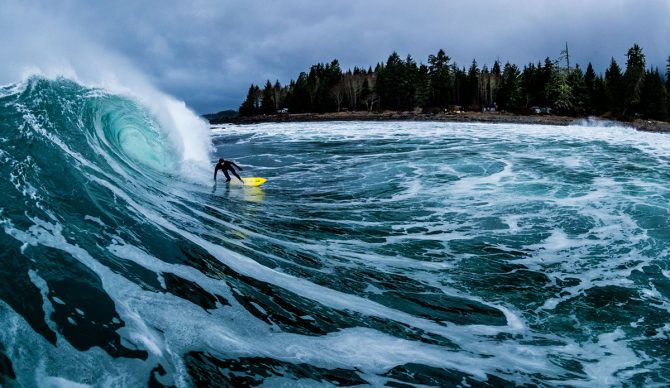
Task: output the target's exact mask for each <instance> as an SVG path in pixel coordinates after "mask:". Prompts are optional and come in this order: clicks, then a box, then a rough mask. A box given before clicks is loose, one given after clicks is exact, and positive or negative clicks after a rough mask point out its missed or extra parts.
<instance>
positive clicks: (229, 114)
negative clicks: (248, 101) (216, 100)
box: [202, 109, 240, 124]
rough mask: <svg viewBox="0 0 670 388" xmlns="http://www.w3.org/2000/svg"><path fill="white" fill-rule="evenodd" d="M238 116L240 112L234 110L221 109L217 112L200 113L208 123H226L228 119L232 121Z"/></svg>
mask: <svg viewBox="0 0 670 388" xmlns="http://www.w3.org/2000/svg"><path fill="white" fill-rule="evenodd" d="M239 116H240V113H239V112H238V111H236V110H232V109H230V110H222V111H221V112H218V113H207V114H204V115H202V117H204V118H205V119H207V120H208V121H209V122H210V124H218V123H226V122H230V121H234V120H235V119H236V118H238V117H239Z"/></svg>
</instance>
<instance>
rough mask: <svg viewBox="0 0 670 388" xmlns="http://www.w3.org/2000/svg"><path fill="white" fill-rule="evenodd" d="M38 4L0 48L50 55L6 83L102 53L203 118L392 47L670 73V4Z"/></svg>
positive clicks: (11, 21)
mask: <svg viewBox="0 0 670 388" xmlns="http://www.w3.org/2000/svg"><path fill="white" fill-rule="evenodd" d="M29 3H30V4H29V5H25V4H26V3H25V2H18V1H17V2H14V1H12V0H6V1H3V2H2V5H0V23H2V25H0V33H2V35H3V38H2V40H0V45H4V46H5V47H4V48H3V47H1V46H0V48H3V53H4V55H5V56H7V53H8V52H9V53H10V54H11V53H12V48H14V49H16V47H26V46H27V45H31V46H30V47H43V49H39V50H35V51H33V52H26V50H23V52H22V55H21V59H20V60H17V61H16V62H13V63H11V64H9V65H8V64H6V63H5V65H4V68H3V67H0V80H2V81H3V82H11V80H9V81H8V80H7V79H6V78H7V77H8V75H7V74H10V73H11V74H14V73H16V72H18V70H16V69H14V68H11V69H10V68H9V67H8V66H14V67H16V68H18V67H21V66H23V67H25V66H30V65H31V63H30V62H31V60H32V58H38V57H40V56H43V55H44V53H43V52H42V51H52V52H51V53H49V58H50V59H49V60H53V58H55V57H57V56H58V55H59V54H60V53H65V52H67V54H63V55H70V56H72V55H73V54H72V53H73V52H76V50H75V48H74V47H72V46H76V47H80V48H81V49H82V50H83V49H86V50H89V51H90V50H91V49H88V48H90V47H96V50H98V49H100V50H102V51H104V52H111V53H114V55H115V56H118V57H121V58H123V60H124V61H127V62H128V63H129V65H130V66H133V67H135V68H137V69H139V71H140V72H141V73H143V74H144V75H145V76H146V77H148V79H149V80H150V81H151V82H152V83H153V84H154V85H155V86H156V87H158V88H159V89H161V90H163V91H165V92H167V93H169V94H171V95H174V96H175V97H177V98H179V99H181V100H183V101H185V102H186V104H187V105H188V106H190V107H191V108H192V109H194V110H195V111H196V112H198V113H208V112H216V111H219V110H223V109H231V108H232V109H237V108H238V107H239V105H240V103H241V102H242V100H243V99H244V97H245V95H246V92H247V89H248V87H249V85H250V84H251V83H255V84H261V86H262V84H264V83H265V80H267V79H270V80H271V81H272V82H274V81H275V80H279V81H280V82H281V83H282V84H284V83H287V82H289V81H290V80H291V79H294V78H295V77H296V76H297V75H298V74H299V72H300V71H306V70H308V68H309V66H310V65H312V64H314V63H317V62H329V61H330V60H332V59H333V58H337V59H339V61H340V64H341V66H342V68H344V69H346V68H350V67H353V66H362V67H367V66H370V65H372V66H374V65H375V64H376V63H377V62H380V61H385V60H386V58H387V57H388V55H389V54H390V53H391V52H392V51H394V50H395V51H397V52H398V53H399V54H400V55H401V56H402V57H405V56H406V55H407V54H412V56H413V57H414V59H415V60H416V61H417V62H423V63H425V62H426V61H427V57H428V55H430V54H434V53H435V52H437V50H438V49H440V48H443V49H444V50H445V51H446V52H447V54H448V55H449V56H450V57H451V58H452V59H454V60H455V61H456V62H457V63H458V64H459V65H461V66H469V64H470V62H471V61H472V60H473V59H476V60H477V62H478V63H479V64H480V65H483V64H487V65H489V66H490V65H491V64H492V63H493V61H494V60H496V59H500V60H501V61H503V62H505V61H510V62H512V63H516V64H518V65H523V64H526V63H528V62H535V63H536V62H538V61H540V60H543V59H544V58H545V57H547V56H549V57H553V58H555V57H557V56H558V55H559V54H560V52H561V50H562V49H563V48H564V46H565V42H566V41H567V42H568V45H569V48H570V53H571V62H573V63H579V64H581V65H582V66H583V67H586V64H587V63H588V62H589V61H591V62H592V63H593V64H594V66H595V68H596V71H597V72H603V71H604V69H605V67H606V66H607V64H608V63H609V61H610V58H611V57H612V56H614V58H615V59H616V60H617V61H618V62H619V64H620V65H621V66H622V67H623V66H625V53H626V51H627V49H628V48H629V47H630V46H632V44H633V43H638V44H639V45H640V46H642V48H643V50H644V53H645V54H646V57H647V64H648V65H653V66H658V67H661V68H662V69H663V70H664V68H665V65H666V59H667V58H668V56H670V0H602V1H596V0H580V1H577V0H575V1H567V0H566V1H560V0H529V1H514V2H513V1H503V0H479V1H476V2H466V1H447V0H442V1H437V0H414V1H407V0H404V1H395V0H367V1H366V0H340V1H338V0H330V1H320V0H312V1H309V0H284V1H270V0H268V1H255V0H246V1H231V0H219V1H214V0H196V1H193V0H191V1H181V0H167V1H121V0H119V1H106V2H97V1H67V0H66V1H36V2H35V1H34V2H29ZM63 30H67V31H68V32H67V34H64V33H63V32H62V31H63ZM54 37H60V39H62V40H63V41H64V42H66V43H63V42H61V43H60V44H58V43H55V42H52V41H51V40H54V39H56V38H54ZM35 41H38V42H37V43H35ZM39 41H41V42H39ZM83 42H86V43H85V44H84V43H83ZM66 46H67V47H66ZM38 51H39V52H38ZM98 58H99V60H100V61H103V60H104V56H98ZM36 60H37V59H36ZM70 60H72V61H76V59H70ZM3 61H5V62H7V59H6V57H5V58H3ZM9 70H16V71H9ZM3 71H4V73H5V74H4V78H3V74H2V72H3ZM21 71H24V70H23V69H22V70H21ZM131 86H132V85H131Z"/></svg>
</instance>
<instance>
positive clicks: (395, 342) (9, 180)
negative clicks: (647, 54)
mask: <svg viewBox="0 0 670 388" xmlns="http://www.w3.org/2000/svg"><path fill="white" fill-rule="evenodd" d="M157 122H159V121H157V120H155V119H154V118H152V115H151V114H150V113H148V111H146V110H145V109H143V108H142V107H141V106H140V105H138V104H136V103H134V102H132V101H131V100H128V99H126V98H123V97H119V96H115V95H112V94H109V93H105V92H104V91H101V90H96V89H88V88H83V87H81V86H80V85H77V84H74V83H72V82H69V81H64V80H57V81H47V80H41V79H33V80H31V81H29V82H28V83H27V84H25V85H14V86H8V87H5V88H3V89H1V90H0V176H2V179H0V194H1V195H2V198H3V200H2V202H1V205H0V227H1V229H0V230H2V233H0V248H1V250H0V252H2V256H0V262H1V263H2V270H0V277H1V279H0V299H1V301H0V324H2V327H3V330H2V331H0V382H2V383H3V384H5V385H8V386H12V385H16V386H44V385H56V386H58V385H67V384H72V383H79V384H91V385H109V386H138V385H139V386H141V385H147V384H149V385H152V386H161V385H164V386H170V385H176V386H201V385H210V386H225V385H236V386H237V385H247V386H248V385H260V384H266V385H281V386H291V385H295V384H302V385H308V386H311V385H358V384H371V385H395V386H399V384H403V383H405V384H423V385H429V386H445V385H458V384H463V385H468V384H469V385H474V386H481V385H509V384H540V385H546V384H559V385H577V386H579V385H583V386H594V385H595V386H597V385H617V384H620V383H623V384H631V385H649V384H651V385H654V384H656V385H664V384H667V383H668V381H669V380H670V374H669V373H668V371H669V370H670V368H669V367H670V365H668V360H669V359H670V358H669V357H668V353H667V349H666V348H667V342H668V339H669V338H668V333H669V332H670V326H668V322H670V299H669V298H670V268H669V267H670V264H669V262H668V252H670V249H669V248H670V224H669V223H670V221H669V220H670V217H669V215H670V205H668V203H669V202H668V197H670V190H668V189H667V185H666V182H668V181H669V180H670V172H668V169H667V167H668V163H669V161H670V141H669V140H667V138H666V137H663V136H661V135H658V134H643V133H636V132H634V131H631V130H628V129H624V128H616V127H609V128H594V127H583V126H574V127H551V126H524V125H489V124H458V123H323V124H315V123H310V124H295V123H292V124H281V125H280V124H272V125H269V124H266V125H252V126H242V127H229V128H225V129H216V130H215V131H214V132H213V133H212V140H213V143H214V145H215V146H216V147H217V155H214V156H212V159H216V158H218V157H219V155H220V156H223V157H225V158H230V159H233V160H235V161H236V162H238V164H241V165H243V166H248V167H249V168H245V171H244V173H245V174H249V175H257V176H265V177H267V178H269V181H268V183H266V184H265V185H264V186H262V187H260V188H242V187H235V186H232V185H231V186H227V185H225V184H221V183H220V184H219V185H214V186H212V184H211V183H210V181H202V180H200V178H197V177H199V176H201V175H202V176H206V178H202V179H211V177H209V175H208V174H211V171H209V170H207V171H204V167H203V168H202V170H203V171H200V170H197V171H196V172H195V173H193V174H189V175H188V176H184V174H178V173H176V172H178V171H182V170H183V168H182V167H183V164H184V162H183V161H182V159H183V157H182V156H180V151H179V150H180V146H179V144H175V143H174V141H173V139H172V138H171V137H170V136H165V135H163V131H162V130H161V126H160V125H159V124H157ZM208 168H209V166H208ZM194 176H195V177H196V178H197V179H195V178H194ZM219 179H221V177H220V178H219Z"/></svg>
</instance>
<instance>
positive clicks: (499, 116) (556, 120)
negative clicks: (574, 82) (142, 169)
mask: <svg viewBox="0 0 670 388" xmlns="http://www.w3.org/2000/svg"><path fill="white" fill-rule="evenodd" d="M587 119H589V117H570V116H555V115H518V114H511V113H501V112H462V113H451V114H449V113H437V114H425V113H416V112H395V111H384V112H364V111H357V112H336V113H288V114H277V115H256V116H245V117H231V118H226V119H223V120H211V121H210V124H212V125H216V124H241V125H244V124H257V123H284V122H289V123H293V122H327V121H437V122H463V123H469V122H480V123H499V124H506V123H508V124H539V125H570V124H573V123H577V122H579V121H581V120H587ZM594 119H595V120H603V121H612V122H616V123H620V124H621V125H622V126H626V127H631V128H635V129H637V130H639V131H645V132H663V133H666V132H667V133H670V123H668V122H663V121H655V120H642V119H636V120H633V121H617V120H610V119H607V118H598V117H594Z"/></svg>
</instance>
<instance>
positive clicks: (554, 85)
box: [545, 70, 575, 114]
mask: <svg viewBox="0 0 670 388" xmlns="http://www.w3.org/2000/svg"><path fill="white" fill-rule="evenodd" d="M545 95H546V97H547V102H549V105H550V106H551V108H552V109H553V110H554V111H555V112H556V113H561V114H571V113H572V112H573V110H574V109H575V104H574V96H573V93H572V87H571V86H570V83H569V82H568V71H567V70H560V71H554V72H552V73H551V78H550V79H549V82H548V83H547V86H546V91H545Z"/></svg>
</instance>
